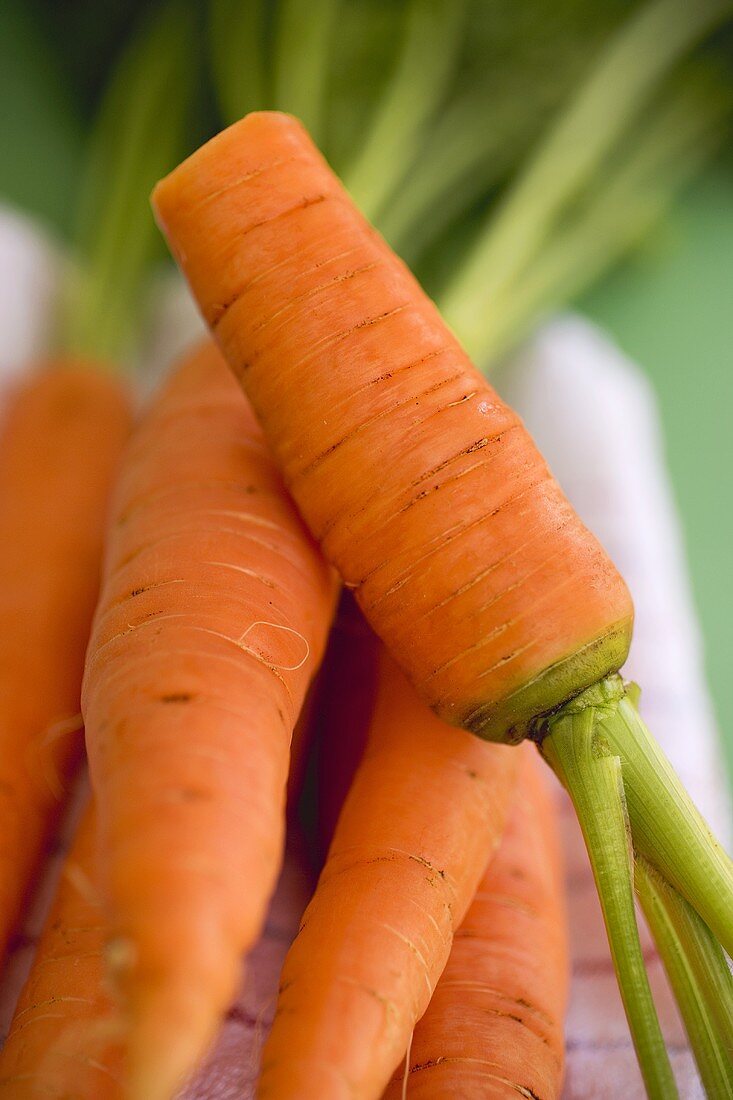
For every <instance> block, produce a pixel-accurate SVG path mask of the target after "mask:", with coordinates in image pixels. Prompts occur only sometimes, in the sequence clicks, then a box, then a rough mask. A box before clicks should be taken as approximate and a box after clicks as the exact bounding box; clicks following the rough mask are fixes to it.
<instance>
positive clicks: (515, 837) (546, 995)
mask: <svg viewBox="0 0 733 1100" xmlns="http://www.w3.org/2000/svg"><path fill="white" fill-rule="evenodd" d="M523 756H524V759H523V760H522V765H521V771H520V777H519V783H518V792H521V793H518V795H517V797H516V798H515V800H514V803H513V805H512V808H511V812H510V814H509V821H508V824H507V829H506V832H505V834H504V837H503V838H502V842H501V844H500V846H499V849H498V851H497V853H496V855H495V856H494V858H493V860H492V861H491V863H490V864H489V866H488V868H487V870H486V873H485V874H484V877H483V879H482V881H481V883H480V885H479V888H478V892H477V894H476V896H475V898H474V900H473V901H472V903H471V907H470V909H469V910H468V913H467V914H466V918H465V920H464V921H463V924H462V925H461V927H460V928H459V929H458V931H457V932H456V935H455V939H454V941H453V948H452V950H451V954H450V958H449V960H448V965H447V966H446V968H445V970H444V971H443V974H442V976H441V978H440V981H439V982H438V985H437V987H436V990H435V993H434V994H433V998H432V1000H431V1002H430V1005H429V1006H428V1010H427V1012H426V1013H425V1015H424V1016H423V1018H422V1019H421V1020H420V1022H419V1023H418V1025H417V1027H416V1029H415V1034H414V1036H413V1038H412V1045H411V1049H410V1071H409V1076H408V1080H407V1096H408V1098H409V1100H448V1098H455V1100H515V1098H516V1097H517V1095H519V1096H534V1097H541V1098H542V1100H557V1098H558V1097H559V1096H560V1093H561V1089H562V1078H563V1065H564V1041H563V1027H564V1019H565V1010H566V1006H567V998H568V981H569V962H568V942H567V916H566V913H565V905H564V896H563V874H562V859H561V852H560V842H559V836H558V831H557V823H556V820H555V810H554V806H553V803H552V798H551V795H550V792H549V791H548V789H547V785H546V782H545V777H544V776H543V775H542V774H540V769H541V767H542V765H541V764H540V762H539V760H538V759H537V756H536V754H535V753H534V752H533V751H532V750H530V749H529V746H527V748H525V749H524V750H523ZM403 1078H404V1066H403V1067H402V1068H401V1069H400V1070H398V1072H397V1073H396V1074H395V1077H394V1079H393V1081H392V1084H391V1085H390V1087H389V1088H388V1090H387V1092H386V1093H385V1097H384V1100H401V1097H402V1095H403V1088H404V1080H403Z"/></svg>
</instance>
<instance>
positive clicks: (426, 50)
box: [344, 0, 467, 221]
mask: <svg viewBox="0 0 733 1100" xmlns="http://www.w3.org/2000/svg"><path fill="white" fill-rule="evenodd" d="M466 7H467V0H411V2H410V5H409V8H408V12H407V26H406V35H405V41H404V45H403V48H402V51H401V54H400V56H399V59H398V62H397V66H396V69H395V72H394V74H393V75H392V78H391V80H390V81H389V84H388V86H387V89H386V91H385V93H384V96H383V98H382V100H381V102H380V104H379V106H378V108H377V111H376V115H375V117H374V119H373V121H372V123H371V127H370V129H369V131H368V133H367V134H366V136H365V138H364V141H363V143H362V145H361V151H360V153H359V155H358V156H357V157H356V160H355V161H354V162H353V163H352V164H351V165H350V166H349V168H348V170H347V171H346V173H345V174H344V183H345V184H346V187H347V189H348V190H349V191H350V192H351V195H352V196H353V198H354V201H355V202H356V203H357V204H358V205H359V206H360V207H361V209H362V211H363V212H364V214H365V215H366V216H367V217H368V218H369V219H370V220H372V221H378V218H379V215H380V214H381V211H382V209H383V207H384V205H385V203H386V201H387V199H388V198H389V196H390V194H391V193H392V191H393V190H394V188H395V187H396V186H397V184H399V182H400V181H401V179H402V178H403V176H404V175H405V173H406V172H407V170H408V168H409V167H410V165H411V163H412V161H413V159H414V157H415V155H416V154H417V152H418V149H419V146H420V141H421V139H422V138H423V135H424V130H425V127H426V125H427V123H428V122H429V121H430V119H431V117H432V115H433V113H434V111H435V109H436V107H437V106H438V105H439V103H440V101H441V99H442V98H443V96H444V94H445V91H446V87H447V84H448V81H449V79H450V77H451V76H452V74H453V70H454V67H455V64H456V59H457V55H458V49H459V47H460V44H461V38H462V31H463V26H464V21H465V11H466Z"/></svg>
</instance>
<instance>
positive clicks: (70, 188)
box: [0, 0, 82, 233]
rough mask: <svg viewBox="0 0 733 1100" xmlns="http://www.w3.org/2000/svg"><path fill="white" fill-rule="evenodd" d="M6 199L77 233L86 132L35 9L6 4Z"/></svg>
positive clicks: (2, 80)
mask: <svg viewBox="0 0 733 1100" xmlns="http://www.w3.org/2000/svg"><path fill="white" fill-rule="evenodd" d="M0 102H2V103H3V110H2V112H0V148H2V150H3V154H2V157H0V198H2V199H3V200H4V201H6V202H9V203H11V204H12V205H14V206H17V207H19V208H20V209H21V210H24V211H26V212H27V213H29V214H31V215H35V216H37V217H39V218H41V219H42V220H43V221H45V222H48V223H49V224H50V225H51V226H53V228H54V229H56V230H58V231H61V232H62V233H66V232H68V230H69V211H70V210H73V208H74V195H75V190H76V186H77V179H78V169H79V155H80V150H81V146H82V141H81V126H80V122H79V118H78V117H77V114H76V112H75V109H74V105H73V103H72V98H71V95H70V94H69V89H68V88H67V87H66V85H65V83H64V79H63V76H62V74H61V72H60V70H59V66H58V64H57V58H56V56H55V54H54V52H53V50H52V49H51V48H50V45H49V44H48V43H47V41H46V39H45V37H44V35H43V33H42V31H41V28H40V27H39V25H38V23H37V21H36V19H34V17H33V14H32V12H31V11H30V10H29V9H28V8H27V6H26V5H25V4H23V3H20V2H17V3H16V2H13V0H5V2H4V3H2V4H0Z"/></svg>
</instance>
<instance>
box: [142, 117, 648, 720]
mask: <svg viewBox="0 0 733 1100" xmlns="http://www.w3.org/2000/svg"><path fill="white" fill-rule="evenodd" d="M153 201H154V206H155V208H156V212H157V216H158V220H159V223H160V224H161V226H162V227H163V230H164V232H165V234H166V236H167V238H168V240H169V243H170V245H171V248H172V250H173V252H174V253H175V255H176V256H177V259H178V262H179V264H180V266H181V268H182V270H183V271H184V273H185V274H186V276H187V278H188V280H189V282H190V284H191V287H192V289H193V292H194V295H195V297H196V298H197V300H198V302H199V305H200V307H201V310H202V312H203V315H204V318H205V320H206V321H207V322H208V324H209V326H210V327H211V329H212V331H213V332H214V333H215V335H216V338H217V340H218V341H219V343H220V345H221V347H222V349H223V350H224V353H225V355H226V357H227V358H228V360H229V362H230V364H231V365H232V366H233V367H234V369H235V371H236V372H237V374H238V376H239V378H240V380H241V381H242V383H243V384H244V386H245V387H246V389H247V393H248V394H249V396H250V398H251V400H252V403H253V405H254V407H255V409H256V411H257V413H258V415H259V417H260V418H261V421H262V423H263V426H264V428H265V432H266V434H267V436H268V438H269V440H270V442H271V444H272V446H273V448H274V450H275V454H276V457H277V459H278V461H279V464H280V466H281V469H282V470H283V473H284V477H285V481H286V484H287V485H288V487H289V489H290V490H291V492H292V494H293V496H294V498H295V500H296V502H297V504H298V506H299V508H300V510H301V512H302V514H303V516H304V517H305V519H306V521H307V523H308V524H309V526H310V528H311V530H312V531H313V533H314V535H315V536H316V538H317V539H318V540H319V541H320V543H321V545H322V547H323V550H324V552H325V554H326V556H327V557H328V558H329V560H331V561H332V562H333V563H334V564H335V565H336V566H337V568H338V570H339V572H340V573H341V575H342V577H343V578H344V581H345V582H346V584H347V585H348V586H350V587H353V588H354V589H355V591H356V596H357V599H358V602H359V604H360V605H361V607H362V609H363V611H364V613H365V615H366V617H367V619H368V620H369V621H370V623H371V625H372V626H373V628H374V629H375V631H376V633H377V634H378V635H379V636H380V637H381V638H382V639H383V640H384V641H385V642H386V643H387V646H388V648H389V649H390V650H391V652H392V653H393V654H394V656H395V657H396V658H397V659H398V660H399V661H400V662H401V664H402V665H403V666H404V668H405V669H406V671H407V673H408V675H409V677H410V679H411V680H412V682H413V683H414V684H415V686H416V687H417V689H418V691H419V693H420V694H421V695H422V696H423V698H425V699H426V700H427V701H428V702H429V703H430V704H431V705H432V706H433V707H434V708H435V710H436V711H437V713H438V714H439V715H440V716H441V717H442V718H443V719H444V720H446V721H448V722H451V723H453V724H456V725H463V726H465V727H467V728H469V729H471V730H473V731H474V732H476V733H479V734H480V735H481V736H483V737H487V738H490V739H492V740H509V741H515V740H519V739H521V738H522V737H523V736H525V735H526V733H527V732H528V726H529V725H530V724H531V723H532V722H533V721H534V720H536V719H537V717H538V715H541V714H544V713H547V712H549V711H552V710H553V709H554V708H556V707H558V706H559V705H561V704H562V703H563V702H564V701H565V700H567V699H568V698H570V697H572V696H573V695H575V694H577V693H579V692H580V691H581V690H583V689H584V688H586V687H588V686H589V685H591V684H593V683H595V682H596V681H597V680H599V679H600V678H601V677H603V676H604V675H606V674H608V673H610V672H613V671H615V670H616V669H618V668H619V666H620V665H621V663H622V662H623V660H624V658H625V656H626V653H627V650H628V644H629V637H630V631H631V622H632V606H631V600H630V597H629V594H628V591H627V589H626V586H625V585H624V583H623V581H622V580H621V578H620V576H619V575H618V573H617V571H616V570H615V568H614V566H613V565H612V563H611V562H610V560H609V559H608V557H607V556H606V554H605V553H604V552H603V550H602V549H601V547H600V546H599V544H598V543H597V541H596V540H595V538H593V536H592V535H591V534H590V533H589V532H588V531H587V530H586V529H585V528H584V527H583V525H582V524H581V523H580V520H579V519H578V517H577V516H576V515H575V513H574V512H573V510H572V508H571V507H570V505H569V504H568V502H567V500H566V499H565V497H564V495H563V493H562V491H561V490H560V488H559V486H558V485H557V483H556V482H555V481H554V479H553V478H552V476H551V475H550V472H549V470H548V469H547V466H546V465H545V462H544V460H543V459H542V457H541V456H540V454H539V452H538V451H537V449H536V447H535V446H534V444H533V442H532V440H531V438H530V436H529V434H528V433H527V432H526V430H525V429H524V427H523V425H522V424H521V422H520V420H519V418H518V417H517V416H516V414H515V413H514V412H512V410H511V409H509V408H508V407H507V406H506V405H504V403H503V402H502V401H500V400H499V398H498V397H497V395H496V393H495V392H494V391H493V390H492V389H491V387H490V386H489V385H488V383H487V382H486V381H485V380H484V379H483V378H482V377H481V376H480V375H479V373H478V372H477V371H476V370H475V369H474V367H473V366H472V365H471V363H470V362H469V360H468V358H467V356H466V355H465V353H464V352H463V350H462V349H461V347H460V345H459V344H458V342H457V341H456V340H455V338H454V337H453V336H452V335H451V333H450V332H449V331H448V330H447V329H446V327H445V325H444V324H443V322H442V320H441V318H440V316H439V314H438V312H437V310H436V309H435V307H434V305H433V304H432V302H430V300H429V299H428V298H427V296H426V295H425V294H424V292H423V291H422V289H421V288H420V286H419V285H418V284H417V282H416V281H415V280H414V278H413V277H412V275H411V274H410V272H409V271H408V270H407V268H405V267H404V265H403V264H402V263H401V262H400V261H399V260H398V259H397V257H396V256H395V255H394V254H393V253H392V252H390V250H389V249H388V248H387V246H386V244H385V243H384V242H383V241H382V240H381V238H380V237H379V236H378V235H377V234H376V233H375V231H374V230H373V229H372V228H371V227H370V226H369V225H368V224H367V222H366V221H365V220H364V219H363V218H362V217H361V215H360V214H359V212H358V211H357V210H356V209H355V207H354V206H353V204H352V203H351V202H350V200H349V198H348V196H347V194H346V192H345V191H344V189H343V187H342V185H341V184H340V183H339V181H338V180H337V179H336V177H335V176H334V175H333V173H332V172H331V171H330V170H329V168H328V166H327V165H326V163H325V162H324V161H323V159H322V158H321V156H320V154H319V153H318V151H317V150H316V149H315V147H314V146H313V144H312V142H311V141H310V139H309V138H308V136H307V134H306V133H305V131H304V130H303V128H302V127H301V126H300V124H299V123H298V122H297V121H295V120H294V119H292V118H289V117H288V116H286V115H281V114H276V113H260V114H252V115H249V116H247V117H246V118H245V119H243V120H242V121H241V122H239V123H236V124H235V125H234V126H232V127H230V128H229V129H228V130H225V131H224V132H223V133H221V134H219V135H218V136H217V137H215V138H214V139H213V140H212V141H210V142H209V143H208V144H207V145H205V146H203V147H202V148H201V149H199V150H198V152H196V153H194V155H193V156H192V157H189V159H188V160H186V161H184V162H183V164H182V165H180V166H179V167H178V168H177V169H175V171H174V172H172V173H171V174H170V175H169V176H168V177H167V178H166V179H164V180H163V181H162V182H161V183H159V184H158V186H157V188H156V190H155V192H154V200H153Z"/></svg>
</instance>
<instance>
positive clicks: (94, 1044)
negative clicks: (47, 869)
mask: <svg viewBox="0 0 733 1100" xmlns="http://www.w3.org/2000/svg"><path fill="white" fill-rule="evenodd" d="M97 884H98V873H97V861H96V822H95V812H94V808H93V806H92V805H91V804H90V805H89V806H88V807H87V809H86V811H85V813H84V816H83V818H82V820H81V823H80V825H79V826H78V828H77V831H76V834H75V837H74V842H73V844H72V847H71V849H70V851H69V854H68V856H67V858H66V860H65V863H64V867H63V870H62V874H61V879H60V882H59V886H58V889H57V891H56V895H55V897H54V901H53V904H52V907H51V909H50V911H49V914H48V917H47V920H46V923H45V925H44V928H43V931H42V933H41V937H40V939H39V941H38V946H37V950H36V955H35V958H34V961H33V964H32V967H31V971H30V974H29V976H28V979H27V981H26V983H25V985H24V987H23V990H22V992H21V995H20V998H19V1000H18V1004H17V1007H16V1010H15V1014H14V1016H13V1022H12V1025H11V1028H10V1032H9V1034H8V1037H7V1039H6V1041H5V1045H4V1046H3V1049H2V1051H0V1097H7V1098H8V1100H11V1098H12V1100H36V1098H37V1097H39V1096H53V1097H58V1098H61V1097H71V1096H74V1097H86V1098H89V1100H91V1098H92V1097H93V1098H94V1100H117V1098H118V1097H119V1096H120V1095H121V1077H122V1050H121V1045H120V1029H119V1022H118V1021H117V1019H116V1016H115V1010H114V1006H113V1004H112V1002H111V1000H110V998H109V996H108V993H107V991H106V989H105V987H104V984H103V982H102V974H103V956H104V946H105V939H106V922H105V919H104V913H103V910H102V905H101V898H100V896H99V891H98V885H97Z"/></svg>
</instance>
